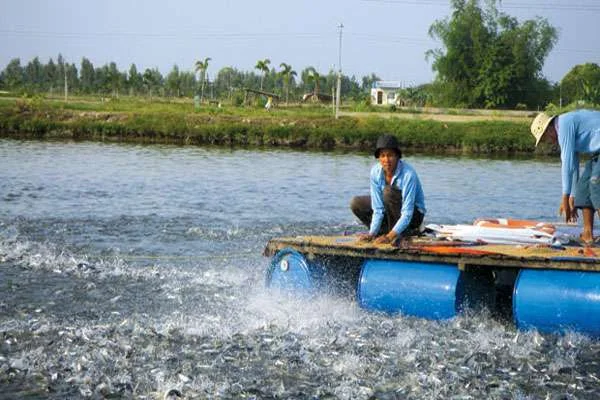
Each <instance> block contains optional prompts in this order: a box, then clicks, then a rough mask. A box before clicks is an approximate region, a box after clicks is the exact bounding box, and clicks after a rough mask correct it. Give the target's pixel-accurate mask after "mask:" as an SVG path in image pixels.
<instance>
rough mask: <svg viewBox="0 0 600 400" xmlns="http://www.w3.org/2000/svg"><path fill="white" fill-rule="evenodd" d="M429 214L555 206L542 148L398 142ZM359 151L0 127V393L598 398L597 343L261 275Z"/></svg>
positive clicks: (341, 227)
mask: <svg viewBox="0 0 600 400" xmlns="http://www.w3.org/2000/svg"><path fill="white" fill-rule="evenodd" d="M407 159H408V161H409V162H411V163H412V164H413V165H414V166H415V167H416V169H417V171H418V172H419V174H420V176H421V179H422V181H423V185H424V189H425V193H426V200H427V206H428V209H429V213H428V215H427V221H429V222H439V223H459V222H470V221H472V220H473V219H474V218H476V217H483V216H486V217H494V216H512V217H518V218H539V219H545V220H553V219H555V218H556V216H555V211H556V206H557V205H558V203H557V202H558V199H559V196H560V178H559V165H558V163H557V162H535V161H522V160H521V161H518V160H490V159H464V158H450V157H448V158H439V157H438V158H434V157H410V156H409V157H407ZM373 161H374V160H373V158H372V156H370V155H368V154H367V155H356V154H350V155H348V154H337V153H305V152H291V151H255V150H252V151H250V150H223V149H202V148H194V147H170V146H151V147H144V146H131V145H107V144H97V143H49V142H21V141H8V140H4V141H0V340H1V341H0V398H7V399H8V398H18V397H27V398H50V399H65V398H69V399H71V398H75V399H77V398H137V399H144V398H146V399H162V398H164V397H165V395H170V396H171V397H172V398H177V397H178V396H181V397H183V398H186V399H213V398H224V399H230V398H235V399H275V398H277V399H288V398H293V399H405V398H406V399H422V398H427V399H447V398H455V399H483V398H497V399H559V398H560V399H562V398H567V399H571V398H573V399H575V398H577V399H596V398H598V397H599V396H600V343H599V342H598V341H597V340H595V339H590V338H587V337H585V336H582V335H578V334H574V333H570V334H566V335H562V336H554V335H540V334H538V333H535V332H517V331H516V330H515V329H514V327H513V326H512V325H511V324H510V323H505V322H501V321H498V320H496V319H494V318H491V317H490V316H489V314H488V313H486V312H483V313H480V314H475V315H468V316H461V317H459V318H455V319H453V320H450V321H444V322H433V321H426V320H422V319H417V318H411V317H404V316H393V317H390V316H383V315H376V314H369V313H367V312H364V311H362V310H361V309H359V308H358V307H357V305H356V303H355V302H354V299H353V298H352V296H349V297H348V298H344V297H339V296H338V297H332V296H322V297H319V298H316V299H312V300H307V299H301V298H293V297H281V296H275V295H273V294H271V293H268V292H267V291H266V290H265V288H264V271H265V268H266V267H267V265H268V263H269V260H268V259H266V258H265V257H263V256H262V255H261V253H262V250H263V248H264V245H265V244H266V242H267V241H268V240H269V239H270V238H272V237H275V236H290V235H311V234H340V233H342V232H344V231H348V230H354V231H356V230H360V229H361V228H360V227H359V226H358V225H357V222H356V221H355V220H354V219H353V217H352V215H351V213H350V211H349V209H348V203H349V200H350V197H351V196H353V195H355V194H366V193H367V192H368V171H369V168H370V166H371V164H372V163H373Z"/></svg>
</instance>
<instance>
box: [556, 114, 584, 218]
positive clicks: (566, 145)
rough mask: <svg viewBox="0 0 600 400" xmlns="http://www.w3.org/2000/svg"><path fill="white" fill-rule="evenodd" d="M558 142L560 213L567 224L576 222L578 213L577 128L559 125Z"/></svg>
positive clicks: (568, 124)
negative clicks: (576, 199) (576, 208)
mask: <svg viewBox="0 0 600 400" xmlns="http://www.w3.org/2000/svg"><path fill="white" fill-rule="evenodd" d="M558 129H559V134H558V141H559V145H560V159H561V179H562V198H561V202H560V212H561V214H562V213H563V212H564V214H565V221H566V222H574V221H575V220H576V219H577V213H576V211H575V208H574V207H573V204H574V199H573V196H574V195H575V191H574V189H573V188H574V186H575V184H576V183H577V180H576V179H575V174H576V173H577V175H578V171H579V155H578V154H577V153H576V152H575V134H576V132H575V128H574V126H573V124H572V123H564V124H560V125H559V128H558Z"/></svg>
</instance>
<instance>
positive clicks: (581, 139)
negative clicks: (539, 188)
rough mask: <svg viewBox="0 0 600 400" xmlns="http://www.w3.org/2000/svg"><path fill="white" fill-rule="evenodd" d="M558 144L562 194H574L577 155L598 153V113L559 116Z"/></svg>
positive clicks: (599, 146)
mask: <svg viewBox="0 0 600 400" xmlns="http://www.w3.org/2000/svg"><path fill="white" fill-rule="evenodd" d="M556 124H558V129H557V130H556V131H557V133H558V144H559V146H560V159H561V161H562V167H561V176H562V192H563V194H567V195H570V194H575V185H576V184H577V179H578V178H579V153H592V154H593V153H598V152H600V111H592V110H577V111H571V112H568V113H565V114H562V115H559V116H558V117H557V118H556V119H555V125H554V126H555V127H556Z"/></svg>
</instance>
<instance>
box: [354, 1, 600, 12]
mask: <svg viewBox="0 0 600 400" xmlns="http://www.w3.org/2000/svg"><path fill="white" fill-rule="evenodd" d="M362 1H363V2H365V3H382V4H385V3H387V4H406V5H431V6H440V7H448V6H449V3H448V1H447V0H441V1H440V0H420V1H418V0H362ZM498 8H499V9H504V8H507V9H511V8H513V9H534V10H557V11H584V12H600V5H598V3H597V2H596V4H592V3H588V4H573V2H566V3H548V2H543V3H532V2H518V3H511V2H507V1H502V2H500V3H498Z"/></svg>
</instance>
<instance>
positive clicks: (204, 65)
mask: <svg viewBox="0 0 600 400" xmlns="http://www.w3.org/2000/svg"><path fill="white" fill-rule="evenodd" d="M210 60H211V58H210V57H206V58H205V59H204V61H200V60H198V61H196V72H200V101H202V100H203V99H204V80H205V79H204V78H205V77H206V70H207V69H208V62H209V61H210Z"/></svg>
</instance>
